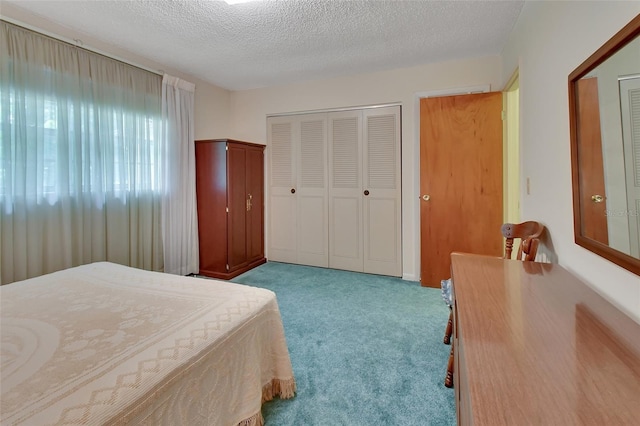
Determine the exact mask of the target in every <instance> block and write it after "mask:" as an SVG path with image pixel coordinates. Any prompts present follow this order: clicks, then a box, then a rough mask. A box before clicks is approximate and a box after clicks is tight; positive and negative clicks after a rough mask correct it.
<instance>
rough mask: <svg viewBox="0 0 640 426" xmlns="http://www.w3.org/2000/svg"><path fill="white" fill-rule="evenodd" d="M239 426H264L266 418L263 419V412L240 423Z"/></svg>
mask: <svg viewBox="0 0 640 426" xmlns="http://www.w3.org/2000/svg"><path fill="white" fill-rule="evenodd" d="M238 426H264V417H262V412H258V413H257V414H254V415H253V416H251V417H249V418H248V419H246V420H243V421H241V422H240V423H238Z"/></svg>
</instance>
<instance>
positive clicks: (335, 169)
mask: <svg viewBox="0 0 640 426" xmlns="http://www.w3.org/2000/svg"><path fill="white" fill-rule="evenodd" d="M328 123H329V141H328V145H329V267H331V268H337V269H347V270H352V271H360V272H367V273H374V274H381V275H391V276H400V275H402V247H401V179H400V170H401V169H400V142H401V141H400V107H399V106H394V107H383V108H371V109H363V110H352V111H343V112H331V113H328Z"/></svg>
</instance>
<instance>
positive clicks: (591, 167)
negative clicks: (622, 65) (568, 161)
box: [576, 77, 609, 245]
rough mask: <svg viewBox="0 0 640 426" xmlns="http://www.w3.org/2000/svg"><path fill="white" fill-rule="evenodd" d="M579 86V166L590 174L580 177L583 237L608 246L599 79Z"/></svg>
mask: <svg viewBox="0 0 640 426" xmlns="http://www.w3.org/2000/svg"><path fill="white" fill-rule="evenodd" d="M577 83H578V84H577V85H576V88H577V89H576V90H577V91H578V93H577V98H578V102H577V105H578V120H577V127H578V139H579V140H580V146H579V147H578V163H579V170H588V171H589V173H580V176H579V178H580V214H581V217H580V219H581V222H582V235H584V236H585V237H587V238H591V239H593V240H596V241H599V242H601V243H602V244H607V245H608V244H609V231H608V226H607V215H606V211H607V202H606V195H605V186H604V162H603V159H602V133H601V129H600V105H599V102H598V79H597V78H595V77H593V78H583V79H580V80H578V82H577Z"/></svg>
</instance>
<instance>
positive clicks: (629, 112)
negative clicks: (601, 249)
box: [607, 77, 640, 257]
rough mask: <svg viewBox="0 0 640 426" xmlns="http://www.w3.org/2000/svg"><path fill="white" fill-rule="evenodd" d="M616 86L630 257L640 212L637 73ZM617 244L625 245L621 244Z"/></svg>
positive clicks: (638, 248) (636, 250) (637, 249)
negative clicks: (622, 149)
mask: <svg viewBox="0 0 640 426" xmlns="http://www.w3.org/2000/svg"><path fill="white" fill-rule="evenodd" d="M619 87H620V105H621V111H622V139H623V145H624V160H625V171H626V188H627V200H626V201H627V205H626V210H627V211H630V212H631V214H629V215H628V226H629V232H628V238H629V251H630V253H631V255H632V256H633V257H639V256H640V215H638V214H637V212H639V211H640V77H635V78H629V79H625V80H621V81H620V83H619ZM620 186H622V185H620ZM612 192H613V191H612ZM607 195H608V194H607ZM610 220H616V218H615V217H613V218H610ZM621 228H622V229H625V227H621ZM626 237H627V236H626V235H625V236H624V237H622V238H621V237H619V236H618V234H616V239H617V240H623V241H624V240H626ZM620 246H621V247H625V245H624V244H620Z"/></svg>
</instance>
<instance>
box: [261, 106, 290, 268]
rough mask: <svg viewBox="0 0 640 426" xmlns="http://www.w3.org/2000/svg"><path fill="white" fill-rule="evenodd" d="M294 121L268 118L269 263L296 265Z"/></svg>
mask: <svg viewBox="0 0 640 426" xmlns="http://www.w3.org/2000/svg"><path fill="white" fill-rule="evenodd" d="M296 123H297V122H296V118H295V117H269V118H268V120H267V140H268V145H267V149H268V151H269V172H270V173H269V181H270V182H269V234H268V239H269V253H267V256H268V258H269V259H270V260H274V261H279V262H290V263H296V262H297V260H298V255H297V243H296V242H297V220H296V219H297V198H296V196H295V190H296V182H295V177H296V165H295V161H294V158H296V156H295V152H296V149H295V144H294V137H295V136H294V130H295V128H296Z"/></svg>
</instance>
